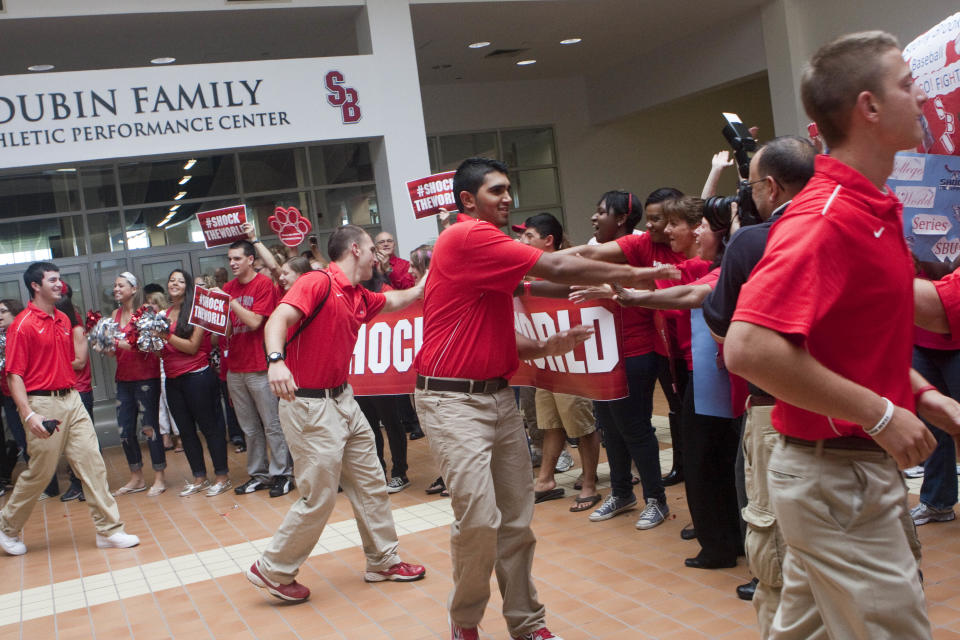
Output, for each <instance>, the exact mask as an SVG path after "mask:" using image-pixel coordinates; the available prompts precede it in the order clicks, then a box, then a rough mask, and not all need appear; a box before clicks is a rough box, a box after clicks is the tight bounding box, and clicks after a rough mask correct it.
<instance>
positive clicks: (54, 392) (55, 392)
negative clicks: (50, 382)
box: [27, 388, 73, 398]
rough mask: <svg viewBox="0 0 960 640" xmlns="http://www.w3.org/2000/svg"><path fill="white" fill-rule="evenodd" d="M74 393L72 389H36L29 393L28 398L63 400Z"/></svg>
mask: <svg viewBox="0 0 960 640" xmlns="http://www.w3.org/2000/svg"><path fill="white" fill-rule="evenodd" d="M71 391H73V389H72V388H67V389H34V390H33V391H27V395H28V396H54V397H56V398H62V397H63V396H65V395H67V394H68V393H70V392H71Z"/></svg>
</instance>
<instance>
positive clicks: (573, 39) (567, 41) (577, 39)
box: [560, 38, 583, 44]
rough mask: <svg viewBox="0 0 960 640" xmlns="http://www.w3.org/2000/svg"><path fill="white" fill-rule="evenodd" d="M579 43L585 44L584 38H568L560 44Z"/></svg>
mask: <svg viewBox="0 0 960 640" xmlns="http://www.w3.org/2000/svg"><path fill="white" fill-rule="evenodd" d="M578 42H583V38H566V39H565V40H561V41H560V44H577V43H578Z"/></svg>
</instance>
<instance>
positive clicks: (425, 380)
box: [417, 375, 510, 393]
mask: <svg viewBox="0 0 960 640" xmlns="http://www.w3.org/2000/svg"><path fill="white" fill-rule="evenodd" d="M509 384H510V383H509V382H507V379H506V378H490V379H489V380H465V379H463V378H429V377H426V376H421V375H417V389H422V390H424V391H455V392H457V393H496V392H497V391H500V390H501V389H506V388H507V386H509Z"/></svg>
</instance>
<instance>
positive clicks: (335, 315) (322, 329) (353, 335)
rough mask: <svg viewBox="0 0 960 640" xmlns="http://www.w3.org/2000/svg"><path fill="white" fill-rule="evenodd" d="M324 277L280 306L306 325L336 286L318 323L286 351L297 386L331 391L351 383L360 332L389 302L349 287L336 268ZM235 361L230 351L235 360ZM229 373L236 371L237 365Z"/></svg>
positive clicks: (302, 281) (307, 279)
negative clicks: (296, 312) (293, 311)
mask: <svg viewBox="0 0 960 640" xmlns="http://www.w3.org/2000/svg"><path fill="white" fill-rule="evenodd" d="M324 271H325V272H326V273H328V274H330V278H327V276H326V275H324V273H321V272H320V271H311V272H309V273H305V274H303V275H302V276H300V277H299V278H297V281H296V282H294V283H293V286H292V287H290V290H289V291H287V295H285V296H284V297H283V300H281V301H280V302H281V303H282V304H289V305H290V306H291V307H294V308H296V309H298V310H299V311H300V313H302V314H303V317H304V320H306V319H307V318H308V317H309V316H310V314H311V313H313V310H314V309H315V308H316V307H317V305H318V304H320V301H321V300H322V299H323V296H324V294H325V293H326V292H327V287H328V286H329V285H330V284H332V286H333V290H332V291H331V292H330V295H329V297H327V301H326V302H325V303H324V305H323V308H322V309H320V312H319V313H318V314H317V317H316V318H314V319H313V321H312V322H311V323H310V324H309V325H307V328H306V329H304V330H303V332H302V333H301V334H300V335H299V336H297V339H296V340H294V341H293V343H292V344H291V345H290V346H289V347H287V360H286V361H287V367H288V368H289V369H290V372H291V373H292V374H293V380H294V382H296V383H297V386H298V387H302V388H307V389H329V388H331V387H338V386H340V385H341V384H343V383H344V382H346V381H347V374H348V373H349V371H350V358H351V356H353V347H354V345H355V344H356V342H357V331H358V330H359V329H360V325H361V324H363V323H364V322H368V321H369V320H371V319H372V318H373V317H374V316H375V315H377V314H378V313H380V310H381V309H383V305H384V304H386V301H387V299H386V297H385V296H384V295H383V294H382V293H374V292H373V291H369V290H367V289H364V288H363V286H361V285H359V284H358V285H356V286H354V285H352V284H350V281H349V280H348V279H347V276H346V275H344V273H343V271H342V270H341V269H340V267H338V266H337V264H336V263H334V262H331V263H330V266H328V267H327V268H326V269H324ZM299 326H300V323H297V324H295V325H293V327H291V328H290V331H289V332H288V334H287V338H288V339H289V338H290V337H291V336H292V335H293V333H294V332H295V331H296V330H297V329H298V328H299ZM232 348H233V347H232V346H231V349H232ZM232 355H233V354H232V351H231V358H232ZM230 367H231V369H230V370H231V371H233V361H232V360H231V364H230Z"/></svg>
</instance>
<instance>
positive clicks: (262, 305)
mask: <svg viewBox="0 0 960 640" xmlns="http://www.w3.org/2000/svg"><path fill="white" fill-rule="evenodd" d="M223 290H224V291H226V292H227V293H229V294H230V297H231V298H237V299H238V300H240V305H241V306H242V307H243V308H244V309H249V310H250V311H253V312H254V313H257V314H259V315H261V316H263V317H264V320H263V322H261V323H260V326H259V327H258V328H257V330H256V331H254V330H253V329H251V328H250V327H248V326H247V325H245V324H244V323H243V321H242V320H240V318H238V317H237V315H236V314H234V313H231V314H230V325H231V333H230V354H229V358H230V365H229V366H230V371H235V372H237V373H250V372H252V371H266V370H267V358H266V355H264V353H263V326H264V325H265V324H266V322H267V321H266V317H267V316H269V315H270V314H271V313H273V310H274V309H275V308H276V307H277V293H276V290H275V289H274V286H273V281H272V280H271V279H270V278H268V277H267V276H265V275H263V274H262V273H258V274H257V275H255V276H254V277H253V280H251V281H250V282H248V283H247V284H240V280H238V279H237V278H234V279H233V280H231V281H230V282H228V283H227V284H225V285H223Z"/></svg>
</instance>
